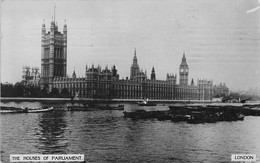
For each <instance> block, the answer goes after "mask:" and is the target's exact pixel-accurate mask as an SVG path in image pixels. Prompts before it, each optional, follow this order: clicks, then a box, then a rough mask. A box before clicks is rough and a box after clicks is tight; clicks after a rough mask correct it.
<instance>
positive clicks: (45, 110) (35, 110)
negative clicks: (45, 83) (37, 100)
mask: <svg viewBox="0 0 260 163" xmlns="http://www.w3.org/2000/svg"><path fill="white" fill-rule="evenodd" d="M25 110H26V111H27V113H39V112H49V111H52V110H53V107H46V108H37V109H26V108H25Z"/></svg>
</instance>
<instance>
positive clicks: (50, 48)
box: [40, 20, 67, 90]
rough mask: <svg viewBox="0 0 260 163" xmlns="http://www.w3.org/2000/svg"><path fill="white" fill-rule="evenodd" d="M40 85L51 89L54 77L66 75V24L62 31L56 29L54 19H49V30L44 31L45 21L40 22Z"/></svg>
mask: <svg viewBox="0 0 260 163" xmlns="http://www.w3.org/2000/svg"><path fill="white" fill-rule="evenodd" d="M41 41H42V42H41V80H40V84H41V87H44V86H48V87H49V90H51V89H52V87H53V86H52V83H53V79H54V78H55V77H66V76H67V25H66V23H65V24H64V27H63V33H61V32H59V31H58V25H57V23H56V22H55V20H52V21H51V25H50V31H49V32H47V33H46V28H45V23H43V24H42V39H41Z"/></svg>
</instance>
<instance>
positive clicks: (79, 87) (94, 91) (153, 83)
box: [53, 50, 213, 100]
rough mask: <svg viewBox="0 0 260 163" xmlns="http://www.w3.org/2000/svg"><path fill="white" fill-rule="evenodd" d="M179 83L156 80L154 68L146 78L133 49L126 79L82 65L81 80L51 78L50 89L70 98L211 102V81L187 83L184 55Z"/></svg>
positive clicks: (111, 71)
mask: <svg viewBox="0 0 260 163" xmlns="http://www.w3.org/2000/svg"><path fill="white" fill-rule="evenodd" d="M179 73H180V76H182V77H180V78H181V79H180V84H179V85H177V84H176V80H177V75H173V74H167V76H166V80H156V74H155V69H154V67H153V68H152V70H151V78H150V79H148V78H147V74H146V72H143V71H142V70H140V69H139V65H138V64H137V56H136V50H135V52H134V59H133V64H132V66H131V68H130V79H128V78H126V79H119V75H118V74H117V69H116V67H115V66H113V67H112V68H111V69H108V67H106V68H105V69H102V68H101V67H100V66H97V67H95V66H94V65H92V66H91V67H88V66H86V75H85V78H76V73H75V71H74V72H73V75H72V76H73V77H72V78H68V77H55V78H54V79H53V87H56V88H58V89H59V90H60V91H61V90H62V89H64V88H66V89H68V90H69V92H70V93H71V95H75V94H78V95H79V97H85V98H91V99H101V100H102V99H103V100H105V99H106V100H109V99H135V100H140V99H146V98H149V99H152V100H212V97H213V91H212V85H213V82H212V81H210V80H198V85H197V86H195V84H194V81H193V79H192V81H191V84H190V85H189V84H188V64H187V61H186V57H185V54H184V55H183V58H182V62H181V65H180V72H179Z"/></svg>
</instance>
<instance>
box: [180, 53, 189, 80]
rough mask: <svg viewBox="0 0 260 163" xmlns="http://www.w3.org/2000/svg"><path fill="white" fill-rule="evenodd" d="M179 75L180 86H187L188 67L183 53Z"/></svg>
mask: <svg viewBox="0 0 260 163" xmlns="http://www.w3.org/2000/svg"><path fill="white" fill-rule="evenodd" d="M179 73H180V85H188V75H189V66H188V64H187V61H186V57H185V53H183V57H182V61H181V65H180V69H179Z"/></svg>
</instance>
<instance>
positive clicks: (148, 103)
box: [137, 98, 156, 106]
mask: <svg viewBox="0 0 260 163" xmlns="http://www.w3.org/2000/svg"><path fill="white" fill-rule="evenodd" d="M137 104H138V105H139V106H156V103H153V102H150V101H149V100H148V98H147V99H146V100H144V101H142V102H137Z"/></svg>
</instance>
